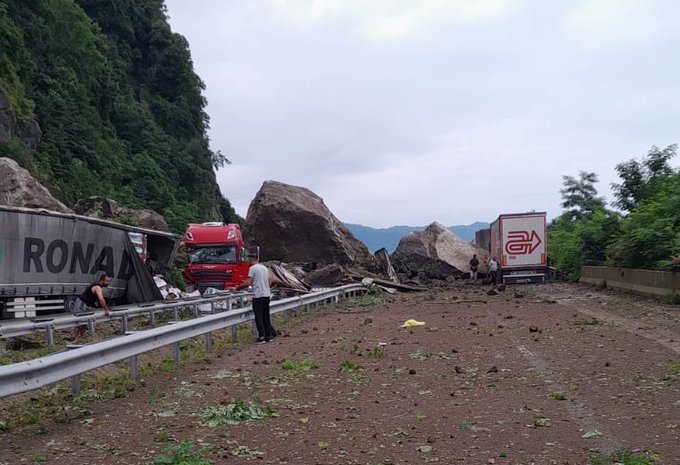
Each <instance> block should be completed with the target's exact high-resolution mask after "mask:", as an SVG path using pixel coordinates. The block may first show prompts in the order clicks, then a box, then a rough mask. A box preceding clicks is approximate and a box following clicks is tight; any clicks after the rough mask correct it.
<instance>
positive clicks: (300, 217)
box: [244, 181, 372, 266]
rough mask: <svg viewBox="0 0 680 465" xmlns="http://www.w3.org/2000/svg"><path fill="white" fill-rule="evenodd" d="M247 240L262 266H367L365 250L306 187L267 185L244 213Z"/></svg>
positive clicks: (274, 182) (263, 186)
mask: <svg viewBox="0 0 680 465" xmlns="http://www.w3.org/2000/svg"><path fill="white" fill-rule="evenodd" d="M244 233H245V235H246V238H247V239H248V241H249V242H250V243H251V244H252V245H257V246H260V258H261V260H264V261H269V260H280V261H284V262H306V263H316V264H318V265H319V266H322V265H324V264H331V263H337V264H340V265H353V264H356V265H367V264H368V263H369V262H372V256H371V255H370V253H369V252H368V249H367V248H366V246H365V245H364V244H363V243H362V242H361V241H359V240H358V239H356V238H355V237H354V236H353V235H352V233H351V232H350V231H349V230H348V229H347V228H346V227H345V225H343V224H342V222H341V221H340V220H339V219H337V218H336V217H335V215H333V213H332V212H331V211H330V210H329V209H328V207H327V206H326V205H325V204H324V202H323V199H321V197H319V196H318V195H316V194H315V193H313V192H312V191H310V190H309V189H306V188H304V187H298V186H291V185H289V184H284V183H281V182H276V181H265V182H264V184H262V187H261V188H260V190H259V191H258V193H257V194H256V195H255V198H254V199H253V201H252V202H251V204H250V207H249V208H248V215H247V217H246V222H245V226H244Z"/></svg>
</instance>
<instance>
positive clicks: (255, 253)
mask: <svg viewBox="0 0 680 465" xmlns="http://www.w3.org/2000/svg"><path fill="white" fill-rule="evenodd" d="M248 257H257V259H258V260H259V259H260V247H258V246H253V247H248Z"/></svg>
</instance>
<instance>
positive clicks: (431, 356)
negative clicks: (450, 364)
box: [409, 350, 449, 361]
mask: <svg viewBox="0 0 680 465" xmlns="http://www.w3.org/2000/svg"><path fill="white" fill-rule="evenodd" d="M409 357H411V358H412V359H414V360H420V361H425V360H447V359H448V358H449V357H448V355H446V354H445V353H444V352H438V353H436V354H435V353H428V352H422V351H420V350H416V351H415V352H412V353H411V354H409Z"/></svg>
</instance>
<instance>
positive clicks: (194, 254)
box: [189, 245, 236, 263]
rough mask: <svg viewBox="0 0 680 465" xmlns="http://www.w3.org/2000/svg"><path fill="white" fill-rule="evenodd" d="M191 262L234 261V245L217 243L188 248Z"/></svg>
mask: <svg viewBox="0 0 680 465" xmlns="http://www.w3.org/2000/svg"><path fill="white" fill-rule="evenodd" d="M189 261H190V262H191V263H236V246H233V245H219V246H212V247H197V248H192V249H190V250H189Z"/></svg>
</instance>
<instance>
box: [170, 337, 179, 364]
mask: <svg viewBox="0 0 680 465" xmlns="http://www.w3.org/2000/svg"><path fill="white" fill-rule="evenodd" d="M179 355H180V354H179V342H175V343H173V344H172V361H173V362H174V363H175V365H177V364H178V363H179Z"/></svg>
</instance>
